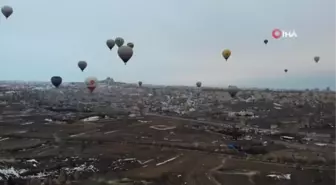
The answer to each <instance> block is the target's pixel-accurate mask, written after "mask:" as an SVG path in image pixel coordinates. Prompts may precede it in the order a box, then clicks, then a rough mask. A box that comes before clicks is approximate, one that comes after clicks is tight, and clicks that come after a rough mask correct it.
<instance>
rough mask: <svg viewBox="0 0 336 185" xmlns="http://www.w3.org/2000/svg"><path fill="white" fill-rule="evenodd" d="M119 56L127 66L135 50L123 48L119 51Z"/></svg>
mask: <svg viewBox="0 0 336 185" xmlns="http://www.w3.org/2000/svg"><path fill="white" fill-rule="evenodd" d="M118 55H119V57H120V58H121V60H122V61H123V62H124V63H125V65H126V63H127V62H128V61H129V59H131V58H132V56H133V49H132V48H130V47H128V46H121V47H119V49H118Z"/></svg>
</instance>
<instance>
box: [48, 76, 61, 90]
mask: <svg viewBox="0 0 336 185" xmlns="http://www.w3.org/2000/svg"><path fill="white" fill-rule="evenodd" d="M50 81H51V83H52V84H53V85H54V86H55V87H56V88H57V87H59V86H60V85H61V84H62V77H60V76H53V77H51V79H50Z"/></svg>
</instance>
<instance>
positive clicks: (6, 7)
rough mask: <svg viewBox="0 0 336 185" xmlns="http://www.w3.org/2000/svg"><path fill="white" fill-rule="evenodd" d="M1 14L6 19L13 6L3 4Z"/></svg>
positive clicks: (11, 12)
mask: <svg viewBox="0 0 336 185" xmlns="http://www.w3.org/2000/svg"><path fill="white" fill-rule="evenodd" d="M1 12H2V14H3V15H4V16H5V17H6V19H8V18H9V17H10V16H11V15H12V14H13V8H12V7H10V6H3V7H2V8H1Z"/></svg>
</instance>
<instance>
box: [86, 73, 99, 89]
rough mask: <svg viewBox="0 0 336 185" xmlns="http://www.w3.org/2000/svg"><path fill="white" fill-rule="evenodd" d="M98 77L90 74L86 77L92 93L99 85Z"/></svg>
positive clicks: (87, 85)
mask: <svg viewBox="0 0 336 185" xmlns="http://www.w3.org/2000/svg"><path fill="white" fill-rule="evenodd" d="M97 83H98V79H97V78H96V77H93V76H90V77H87V78H86V79H85V85H86V87H87V88H88V89H89V90H90V92H91V93H92V92H93V91H94V90H95V89H96V87H97Z"/></svg>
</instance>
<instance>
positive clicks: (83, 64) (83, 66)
mask: <svg viewBox="0 0 336 185" xmlns="http://www.w3.org/2000/svg"><path fill="white" fill-rule="evenodd" d="M86 66H87V63H86V62H85V61H79V62H78V67H79V69H81V70H82V71H84V69H85V68H86Z"/></svg>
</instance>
